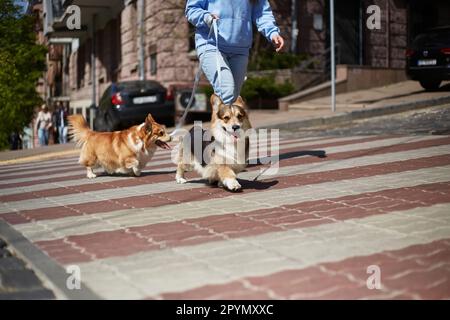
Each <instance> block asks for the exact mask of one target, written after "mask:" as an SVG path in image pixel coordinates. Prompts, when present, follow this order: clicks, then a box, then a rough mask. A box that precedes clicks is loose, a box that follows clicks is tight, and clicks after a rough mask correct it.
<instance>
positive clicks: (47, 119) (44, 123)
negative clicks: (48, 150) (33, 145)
mask: <svg viewBox="0 0 450 320" xmlns="http://www.w3.org/2000/svg"><path fill="white" fill-rule="evenodd" d="M51 127H52V114H51V113H50V111H48V107H47V106H46V105H45V104H43V105H42V107H41V111H39V113H38V116H37V118H36V130H37V133H38V139H39V144H40V145H41V146H46V145H48V137H49V132H50V129H51Z"/></svg>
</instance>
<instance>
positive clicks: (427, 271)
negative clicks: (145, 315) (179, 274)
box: [161, 239, 450, 299]
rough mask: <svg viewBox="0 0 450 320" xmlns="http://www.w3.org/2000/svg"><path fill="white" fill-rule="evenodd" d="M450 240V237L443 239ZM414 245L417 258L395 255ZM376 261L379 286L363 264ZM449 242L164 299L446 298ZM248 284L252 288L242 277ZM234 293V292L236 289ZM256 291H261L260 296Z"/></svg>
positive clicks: (449, 292)
mask: <svg viewBox="0 0 450 320" xmlns="http://www.w3.org/2000/svg"><path fill="white" fill-rule="evenodd" d="M447 240H449V239H447ZM436 248H441V257H440V259H443V260H440V261H439V262H433V264H431V263H430V264H429V265H428V266H427V267H424V266H420V265H419V264H418V263H417V261H416V260H417V259H420V258H421V257H425V256H426V255H427V254H428V253H429V252H430V251H433V250H436ZM411 250H413V251H414V254H415V255H416V259H403V260H401V259H399V258H397V257H399V256H400V257H402V256H405V255H409V254H410V252H411ZM370 265H378V266H379V267H380V270H381V286H382V288H381V290H377V289H372V290H371V289H368V288H367V286H366V281H367V278H368V277H369V276H370V274H368V273H367V267H368V266H370ZM449 266H450V245H449V244H448V243H446V240H439V241H434V242H431V243H427V244H421V245H414V246H411V247H407V248H404V249H401V250H395V251H385V252H382V253H378V254H374V255H369V256H360V257H352V258H349V259H345V260H342V261H338V262H327V263H322V264H319V265H315V266H311V267H307V268H304V269H296V270H285V271H281V272H277V273H273V274H269V275H265V276H259V277H246V278H243V279H240V280H237V281H232V282H229V283H225V284H217V285H206V286H201V287H198V288H194V289H191V290H186V291H184V292H167V293H164V294H162V295H161V297H162V298H164V299H210V298H213V299H218V298H220V299H239V297H240V296H246V297H248V298H249V299H259V296H260V295H261V294H262V295H264V293H265V294H266V295H269V292H270V293H271V297H276V298H282V299H388V298H389V299H449V298H450V272H449V269H448V267H449ZM244 281H245V282H247V283H250V284H251V286H252V287H251V289H249V288H248V286H244V285H243V282H244ZM236 293H238V295H236ZM256 293H259V294H260V295H259V296H258V295H257V294H256Z"/></svg>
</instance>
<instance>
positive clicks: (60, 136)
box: [58, 127, 63, 144]
mask: <svg viewBox="0 0 450 320" xmlns="http://www.w3.org/2000/svg"><path fill="white" fill-rule="evenodd" d="M62 131H63V127H58V142H59V143H60V144H61V143H63V142H62V140H63V136H62Z"/></svg>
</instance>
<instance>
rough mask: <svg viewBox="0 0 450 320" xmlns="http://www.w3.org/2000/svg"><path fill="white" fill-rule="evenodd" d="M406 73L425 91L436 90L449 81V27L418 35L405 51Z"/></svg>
mask: <svg viewBox="0 0 450 320" xmlns="http://www.w3.org/2000/svg"><path fill="white" fill-rule="evenodd" d="M406 73H407V75H408V77H409V78H411V79H412V80H417V81H419V82H420V85H421V86H422V87H423V88H424V89H425V90H437V89H438V88H439V86H440V84H441V82H442V81H443V80H450V27H441V28H436V29H432V30H430V31H428V32H425V33H422V34H420V35H418V36H417V37H416V38H415V39H414V41H413V42H412V45H411V47H410V48H409V49H407V50H406Z"/></svg>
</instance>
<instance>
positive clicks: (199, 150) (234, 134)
mask: <svg viewBox="0 0 450 320" xmlns="http://www.w3.org/2000/svg"><path fill="white" fill-rule="evenodd" d="M211 105H212V109H213V111H212V117H211V128H210V130H203V129H202V128H201V127H198V126H197V127H196V126H194V127H193V128H192V129H191V130H190V131H189V134H187V135H186V136H185V137H184V138H183V140H182V141H181V143H180V144H179V150H178V155H177V165H178V166H177V173H176V177H175V179H176V181H177V183H185V182H186V179H185V177H184V173H185V171H191V170H193V169H194V170H195V171H197V172H198V173H199V174H200V175H201V176H202V177H203V178H204V179H207V180H208V182H209V183H215V182H218V184H219V186H223V187H224V188H226V189H228V190H230V191H237V190H240V189H241V185H240V184H239V182H238V181H237V179H236V175H237V173H239V172H241V171H242V170H244V169H245V168H246V166H247V160H248V150H249V145H248V142H249V139H248V136H247V133H248V131H249V129H251V124H250V121H249V118H248V113H247V111H246V106H245V103H244V101H243V99H242V98H241V97H238V99H237V100H236V101H235V102H234V103H232V104H231V105H225V104H223V102H222V100H221V99H220V98H219V97H218V96H216V95H215V94H213V95H212V96H211ZM186 139H187V140H186Z"/></svg>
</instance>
